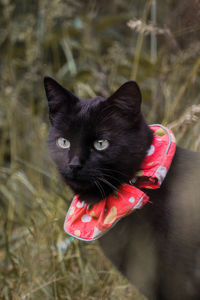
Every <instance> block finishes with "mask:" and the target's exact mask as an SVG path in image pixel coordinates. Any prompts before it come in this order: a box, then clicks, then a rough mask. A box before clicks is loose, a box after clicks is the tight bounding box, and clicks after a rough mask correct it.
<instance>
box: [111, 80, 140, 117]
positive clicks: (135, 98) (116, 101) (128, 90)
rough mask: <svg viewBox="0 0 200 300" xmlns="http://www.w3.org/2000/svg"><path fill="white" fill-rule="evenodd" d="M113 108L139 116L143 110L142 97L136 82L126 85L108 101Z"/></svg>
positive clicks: (129, 82)
mask: <svg viewBox="0 0 200 300" xmlns="http://www.w3.org/2000/svg"><path fill="white" fill-rule="evenodd" d="M106 102H107V103H109V104H110V105H112V107H113V108H116V109H118V110H121V111H126V112H130V113H132V114H133V115H137V114H138V113H139V112H140V109H141V102H142V95H141V92H140V88H139V86H138V84H137V83H136V82H135V81H128V82H126V83H124V84H123V85H122V86H121V87H120V88H119V89H118V90H117V91H116V92H115V93H114V94H112V96H110V97H109V98H108V99H107V101H106Z"/></svg>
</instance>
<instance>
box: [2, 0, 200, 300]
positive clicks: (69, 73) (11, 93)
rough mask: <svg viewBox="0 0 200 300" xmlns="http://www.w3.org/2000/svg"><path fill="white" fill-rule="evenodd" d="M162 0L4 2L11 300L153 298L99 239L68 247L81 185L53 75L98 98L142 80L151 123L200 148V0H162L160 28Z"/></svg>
mask: <svg viewBox="0 0 200 300" xmlns="http://www.w3.org/2000/svg"><path fill="white" fill-rule="evenodd" d="M188 2H189V3H190V4H188ZM153 3H155V2H154V1H153V0H152V1H150V0H147V1H144V0H142V1H141V0H137V1H122V0H114V1H110V2H109V1H105V0H102V1H80V0H52V1H47V0H35V1H27V0H15V1H12V0H0V74H1V75H0V77H1V80H0V87H1V95H0V145H1V146H0V179H1V180H0V258H1V260H0V270H1V271H0V299H6V300H10V299H16V300H18V299H20V300H22V299H23V300H36V299H47V300H51V299H55V300H57V299H58V300H60V299H68V300H70V299H72V300H76V299H77V300H78V299H89V300H90V299H91V300H93V299H98V300H99V299H120V300H121V299H142V297H139V296H138V294H137V292H136V291H135V289H134V288H133V287H132V286H131V285H130V284H129V283H128V282H127V281H126V280H125V279H123V278H122V277H121V276H120V275H119V274H118V272H116V271H115V269H114V268H113V267H112V266H111V265H110V263H109V262H108V261H107V260H106V259H105V258H104V257H103V254H102V253H101V251H100V250H99V248H98V243H91V244H87V243H82V242H78V241H72V242H71V243H70V245H68V248H67V250H66V251H65V250H62V249H61V248H62V247H61V246H62V244H63V241H64V240H65V238H67V236H66V235H65V234H64V232H63V222H64V217H65V214H66V211H67V208H68V205H69V203H70V201H71V198H72V194H71V192H70V190H69V189H68V188H67V187H66V186H64V184H63V183H62V182H61V180H60V178H59V177H58V175H57V172H56V170H55V167H54V165H53V164H52V162H51V160H50V158H49V157H48V152H47V147H46V139H47V135H48V127H49V124H48V110H47V102H46V99H45V96H44V90H43V76H44V75H50V76H53V77H54V78H55V79H57V80H58V81H60V82H61V83H62V84H64V85H65V86H66V87H67V88H68V89H71V90H73V91H74V92H75V93H76V94H77V95H78V96H82V97H88V98H91V97H93V96H95V95H102V96H105V97H106V96H108V95H109V94H110V93H111V92H113V91H114V90H115V89H116V88H118V87H119V86H120V85H121V84H122V83H124V82H125V81H127V80H130V79H135V80H137V81H138V83H139V85H140V87H141V89H142V92H143V99H144V100H143V112H144V115H145V116H146V118H147V119H148V122H149V123H151V122H153V123H156V122H162V123H163V124H165V125H166V124H167V125H168V126H169V127H170V128H172V130H173V131H174V133H175V134H176V136H177V141H178V144H179V145H182V146H184V147H186V148H189V149H192V150H196V151H200V119H199V116H200V93H199V91H200V80H199V79H200V73H199V69H200V56H199V53H200V43H199V40H198V37H199V31H200V26H199V22H198V20H199V19H198V13H199V12H200V7H199V1H195V0H192V1H184V3H183V2H182V1H172V0H168V1H165V3H162V7H160V6H159V5H160V4H158V3H157V7H155V9H156V11H157V24H156V25H154V24H153V23H154V22H155V18H154V14H153V7H152V5H153ZM150 11H152V14H151V13H150ZM151 21H152V22H151ZM68 241H69V240H68ZM119 242H120V241H119Z"/></svg>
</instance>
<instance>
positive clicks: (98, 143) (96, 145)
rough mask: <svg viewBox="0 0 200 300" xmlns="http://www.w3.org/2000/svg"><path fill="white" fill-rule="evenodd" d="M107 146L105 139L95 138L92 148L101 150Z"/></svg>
mask: <svg viewBox="0 0 200 300" xmlns="http://www.w3.org/2000/svg"><path fill="white" fill-rule="evenodd" d="M108 146H109V142H108V141H107V140H97V141H95V142H94V148H95V149H96V150H98V151H102V150H105V149H107V148H108Z"/></svg>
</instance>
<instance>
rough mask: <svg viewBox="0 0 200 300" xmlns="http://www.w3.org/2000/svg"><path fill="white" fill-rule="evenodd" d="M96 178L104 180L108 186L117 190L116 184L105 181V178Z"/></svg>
mask: <svg viewBox="0 0 200 300" xmlns="http://www.w3.org/2000/svg"><path fill="white" fill-rule="evenodd" d="M98 179H99V180H101V181H102V182H104V183H105V184H107V185H108V186H110V187H111V188H112V189H114V190H115V191H117V190H118V189H117V187H116V186H114V185H113V184H112V183H110V182H109V181H107V180H106V179H105V178H102V177H99V178H98Z"/></svg>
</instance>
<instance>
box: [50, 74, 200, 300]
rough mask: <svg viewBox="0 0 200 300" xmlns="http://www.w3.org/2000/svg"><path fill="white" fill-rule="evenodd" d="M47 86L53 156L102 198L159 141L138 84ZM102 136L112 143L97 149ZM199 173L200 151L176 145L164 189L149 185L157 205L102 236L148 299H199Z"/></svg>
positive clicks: (86, 190) (84, 193)
mask: <svg viewBox="0 0 200 300" xmlns="http://www.w3.org/2000/svg"><path fill="white" fill-rule="evenodd" d="M45 89H46V93H47V98H48V100H49V111H50V121H51V129H50V135H49V146H50V152H51V155H52V158H53V159H54V161H55V163H56V165H57V167H58V170H59V172H60V174H61V175H62V177H63V178H64V180H65V182H66V183H67V184H68V185H69V186H71V188H72V189H73V190H74V192H75V193H79V194H80V199H81V200H85V201H86V202H88V203H91V202H96V201H100V200H101V198H102V197H103V196H105V195H108V194H109V193H111V192H112V191H113V190H114V189H115V188H116V187H117V186H118V185H119V184H120V183H122V182H128V181H129V180H130V179H131V178H132V177H133V175H134V174H135V172H136V171H137V169H138V168H139V166H140V164H141V162H142V160H143V158H144V156H145V154H146V152H147V150H148V148H149V146H150V144H151V142H152V132H151V130H149V127H148V126H147V124H146V122H145V120H144V118H143V117H142V114H141V112H140V104H141V94H140V91H139V88H138V86H137V84H136V83H135V82H127V83H125V84H124V85H123V86H122V87H121V88H120V89H119V90H118V91H117V92H115V93H114V94H113V95H112V96H111V97H110V98H108V99H106V100H105V99H103V98H100V97H97V98H95V99H92V100H83V99H78V98H77V97H75V96H74V95H72V94H71V93H70V92H68V91H67V90H65V89H64V88H62V87H61V86H60V85H58V84H57V83H56V82H55V81H54V80H53V79H51V78H45ZM60 136H62V137H65V138H68V139H69V140H70V141H71V148H70V150H69V151H68V150H67V151H65V150H62V149H59V148H58V147H57V146H56V139H57V138H58V137H60ZM96 139H107V140H108V141H109V142H110V146H109V148H107V149H106V150H105V151H102V152H98V151H96V150H95V149H94V147H93V142H94V140H96ZM72 163H73V166H75V168H74V169H73V170H71V169H70V164H72ZM199 178H200V155H199V153H194V152H190V151H187V150H185V149H182V148H180V147H177V150H176V154H175V157H174V159H173V162H172V166H171V168H170V170H169V172H168V174H167V177H166V179H165V180H164V182H163V184H162V186H161V188H159V189H155V190H147V189H146V190H144V191H145V193H147V194H148V195H149V197H150V201H151V203H148V204H146V205H145V206H144V207H143V208H142V209H141V210H139V211H136V212H134V213H133V214H131V215H129V216H127V217H125V218H124V219H122V220H121V221H120V222H118V223H117V224H116V225H115V226H114V228H112V230H110V231H109V232H108V233H106V234H105V235H104V236H103V237H101V238H100V239H99V243H100V245H101V247H102V249H103V250H104V252H105V254H106V255H107V257H108V258H110V260H111V261H112V262H113V263H114V264H115V266H116V267H117V268H118V269H119V270H120V271H121V272H122V273H123V274H124V275H125V276H126V277H127V278H128V279H129V280H130V281H131V282H132V283H133V284H134V285H135V286H136V287H137V288H138V289H139V290H140V291H141V292H142V293H144V295H145V296H146V297H147V298H148V299H151V300H199V299H200V284H199V283H200V234H199V229H200V184H199ZM95 182H96V183H95Z"/></svg>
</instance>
